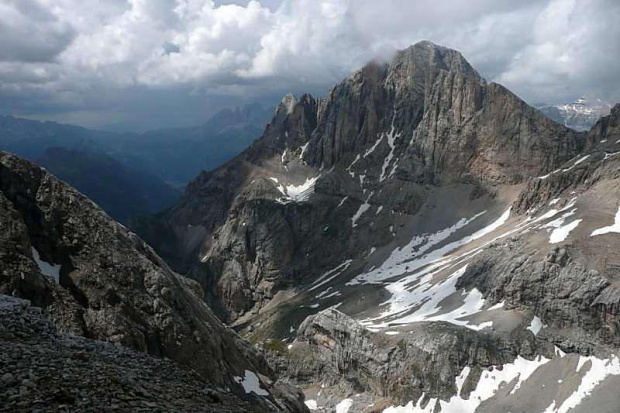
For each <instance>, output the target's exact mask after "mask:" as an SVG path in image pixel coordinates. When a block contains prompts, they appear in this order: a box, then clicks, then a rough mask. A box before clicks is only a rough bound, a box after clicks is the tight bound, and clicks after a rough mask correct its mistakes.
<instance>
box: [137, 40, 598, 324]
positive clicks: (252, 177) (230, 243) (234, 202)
mask: <svg viewBox="0 0 620 413" xmlns="http://www.w3.org/2000/svg"><path fill="white" fill-rule="evenodd" d="M585 144H586V142H585V137H584V135H580V134H577V133H575V132H574V131H571V130H569V129H568V128H566V127H563V126H561V125H558V124H556V123H554V122H552V121H550V120H549V119H547V118H546V117H545V116H544V115H542V114H541V113H540V112H538V111H537V110H535V109H533V108H531V107H529V106H528V105H527V104H525V103H524V102H523V101H522V100H520V99H519V98H518V97H516V96H515V95H513V94H512V93H510V92H509V91H508V90H506V89H505V88H503V87H502V86H500V85H497V84H493V83H490V84H489V83H487V82H486V81H485V80H484V79H483V78H482V77H481V76H480V75H479V74H478V73H477V72H476V71H475V69H473V68H472V67H471V66H470V65H469V63H468V62H467V61H466V60H465V59H464V58H463V56H462V55H461V54H460V53H458V52H456V51H454V50H450V49H447V48H443V47H440V46H437V45H434V44H432V43H430V42H421V43H418V44H416V45H414V46H412V47H410V48H409V49H407V50H404V51H402V52H400V53H398V54H397V56H396V57H395V58H394V59H393V60H392V61H391V62H390V63H387V64H377V63H372V64H369V65H367V66H365V67H364V68H362V69H361V70H359V71H358V72H356V73H354V74H352V75H351V76H349V77H348V78H346V79H344V80H343V81H342V82H341V83H339V84H338V85H336V86H335V87H334V88H333V89H332V90H331V91H330V93H329V95H328V96H327V97H326V98H324V99H314V98H312V97H310V96H308V95H305V96H303V97H302V98H300V99H299V100H297V99H295V98H294V97H292V96H287V97H286V98H285V99H284V100H283V101H282V103H281V105H280V106H279V107H278V109H277V110H276V114H275V116H274V119H273V120H272V122H271V124H270V125H269V126H268V127H267V129H266V130H265V133H264V135H263V137H262V138H261V139H259V140H258V141H256V142H255V143H254V144H253V145H252V146H251V147H250V148H249V149H248V150H247V151H245V152H244V153H243V154H241V155H240V156H239V157H237V158H235V159H234V160H232V161H231V162H229V163H228V164H226V165H224V166H222V167H221V168H218V169H217V170H215V171H212V172H206V173H203V174H201V175H200V176H199V177H198V178H197V179H196V180H195V181H194V182H193V183H192V184H190V185H189V186H188V189H187V192H186V194H185V196H184V197H183V199H182V200H181V201H180V202H179V203H178V204H177V205H176V206H175V207H173V208H171V209H169V210H168V211H165V212H164V213H162V214H160V215H159V216H157V217H154V218H153V219H152V220H149V221H148V222H143V223H142V225H140V226H139V227H138V231H139V232H140V233H141V234H142V235H144V236H145V238H146V239H147V241H148V242H149V243H151V245H154V246H155V247H156V249H157V250H158V251H159V252H160V253H161V254H162V255H163V256H164V257H165V258H166V259H167V260H169V262H171V263H172V264H173V266H174V268H175V269H177V270H179V271H180V272H182V273H184V274H186V275H188V276H189V277H190V278H193V279H195V280H197V281H198V282H199V283H200V284H201V285H202V287H203V288H204V290H205V292H206V294H205V296H206V300H207V302H208V303H209V304H210V305H211V306H212V307H213V308H214V309H215V310H216V312H217V313H218V315H219V316H220V317H222V318H223V319H224V320H227V321H234V320H236V319H238V318H239V317H241V316H243V315H244V314H246V313H248V312H255V311H258V310H259V309H260V308H261V307H262V306H263V305H264V303H266V302H268V301H269V299H270V297H272V296H274V295H275V294H276V293H277V292H278V291H281V290H284V289H294V288H297V287H298V286H299V285H300V284H301V285H303V284H306V283H307V282H308V281H311V277H316V275H317V274H321V273H323V272H325V271H327V270H329V269H330V268H333V267H335V266H336V265H338V264H340V263H342V262H343V261H344V260H346V259H355V258H357V257H360V254H362V253H367V252H368V251H369V250H370V248H371V247H372V248H376V247H379V246H381V245H385V244H386V243H387V242H389V241H390V240H391V239H392V237H393V227H394V225H395V224H396V225H400V224H401V222H399V221H398V220H399V219H400V218H399V217H404V216H413V215H415V214H417V213H418V212H419V210H420V208H421V206H422V205H423V204H424V202H425V201H426V199H427V198H428V196H429V194H431V193H432V192H433V191H434V189H435V188H436V185H461V184H467V185H474V186H477V188H478V189H479V190H478V191H477V192H476V194H477V195H474V196H481V195H482V194H485V193H490V192H492V189H491V190H489V186H490V185H499V184H513V183H519V182H523V181H524V180H525V179H526V178H527V177H528V176H536V175H540V174H543V173H547V172H548V171H550V170H553V169H555V168H557V167H558V166H559V165H561V164H562V163H564V162H565V161H567V160H568V159H570V158H572V157H573V156H575V155H576V154H577V153H579V152H580V151H581V150H582V149H583V147H584V146H585ZM306 184H307V185H306ZM304 185H306V186H307V188H306V186H304ZM296 188H305V189H304V191H305V192H302V195H299V194H297V192H296V191H297V189H296ZM289 192H290V193H289ZM293 192H295V193H296V194H297V195H295V196H291V193H293ZM303 194H305V195H303ZM368 211H372V212H368ZM373 214H374V216H375V217H373ZM388 214H391V215H392V216H390V215H388Z"/></svg>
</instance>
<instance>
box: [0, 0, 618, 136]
mask: <svg viewBox="0 0 620 413" xmlns="http://www.w3.org/2000/svg"><path fill="white" fill-rule="evenodd" d="M619 21H620V0H519V1H513V0H381V1H378V0H263V1H256V0H249V1H248V0H246V1H223V0H220V1H211V0H105V1H102V0H0V38H1V39H2V41H1V42H0V114H11V115H15V116H21V117H28V118H33V119H41V120H55V121H59V122H64V123H73V124H78V125H82V126H87V127H98V128H110V129H112V128H116V129H127V130H145V129H154V128H161V127H175V126H185V125H195V124H199V123H202V122H204V121H206V120H207V119H208V118H209V117H210V116H211V115H212V114H213V113H215V112H216V111H218V110H220V109H222V108H225V107H234V106H237V105H243V104H245V103H249V102H254V101H258V102H261V103H264V104H266V105H274V104H276V103H277V102H278V101H279V99H280V98H281V97H282V96H283V95H284V94H286V93H288V92H292V93H295V94H301V93H305V92H310V93H312V94H313V95H319V96H321V95H324V94H325V93H326V92H327V91H328V90H329V88H330V87H331V86H333V85H334V84H335V83H337V82H338V81H339V80H341V79H342V78H343V77H345V76H346V75H347V74H349V73H350V72H352V71H354V70H355V69H357V68H359V67H361V66H363V65H364V64H365V63H366V62H368V61H370V60H373V59H374V60H385V59H388V58H389V56H391V55H392V54H393V53H394V51H395V50H399V49H403V48H406V47H407V46H409V45H411V44H414V43H416V42H418V41H420V40H430V41H432V42H434V43H436V44H440V45H443V46H447V47H451V48H454V49H457V50H459V51H460V52H462V53H463V55H464V56H465V58H467V59H468V60H469V61H470V63H472V65H473V66H474V67H475V68H476V69H477V70H478V71H479V72H480V73H481V74H482V75H483V76H484V77H485V78H487V80H489V81H495V82H498V83H501V84H503V85H505V86H506V87H508V88H509V89H511V90H512V91H513V92H515V93H516V94H517V95H519V96H520V97H522V98H523V99H525V100H526V101H527V102H529V103H531V104H537V103H543V102H544V103H553V104H554V103H563V102H569V101H572V100H574V99H576V98H578V97H580V96H581V95H584V94H588V95H594V96H596V97H599V98H601V99H604V100H607V101H610V102H612V103H615V102H619V101H620V24H618V22H619Z"/></svg>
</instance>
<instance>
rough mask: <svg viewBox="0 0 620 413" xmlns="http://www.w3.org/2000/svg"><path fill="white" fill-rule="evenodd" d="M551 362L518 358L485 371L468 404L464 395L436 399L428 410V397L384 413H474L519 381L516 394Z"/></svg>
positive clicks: (460, 381) (461, 379) (462, 376)
mask: <svg viewBox="0 0 620 413" xmlns="http://www.w3.org/2000/svg"><path fill="white" fill-rule="evenodd" d="M549 361H550V360H549V359H547V358H544V357H541V356H539V357H538V358H536V359H535V360H527V359H524V358H522V357H521V356H519V357H517V358H516V359H515V361H514V362H513V363H508V364H504V365H503V366H502V370H498V369H497V368H495V367H493V370H491V371H484V372H483V373H482V375H481V376H480V380H479V381H478V385H477V386H476V389H475V390H474V391H472V392H471V393H470V395H469V398H468V399H467V400H465V399H463V398H461V397H460V391H459V392H457V394H456V395H454V396H452V398H450V400H448V401H444V400H439V399H436V398H432V399H430V401H429V402H428V404H427V405H426V407H424V408H423V407H421V404H422V401H423V400H424V394H423V395H422V396H421V397H420V398H419V399H418V401H417V402H416V403H415V404H414V403H413V402H412V401H411V402H409V403H408V404H407V405H406V406H392V407H388V408H387V409H385V410H383V413H424V412H428V413H432V412H434V411H435V409H436V408H437V407H441V411H442V413H473V412H474V411H475V410H476V409H477V408H478V407H479V406H480V405H481V404H482V402H484V401H485V400H488V399H490V398H491V397H493V396H494V395H495V393H496V392H497V391H498V390H499V388H500V386H502V385H507V384H509V383H512V382H513V381H516V384H515V385H514V387H513V389H512V391H511V394H512V393H514V391H515V390H517V389H518V388H519V387H521V383H523V382H524V381H526V380H527V379H528V378H529V377H530V376H531V375H532V374H533V373H534V372H535V371H536V370H537V369H538V368H539V367H540V366H543V365H545V364H546V363H548V362H549ZM469 372H470V368H469V367H465V368H464V369H463V371H462V372H461V374H460V375H459V376H458V377H457V388H458V389H459V390H460V387H459V385H460V386H462V385H463V383H464V382H465V380H466V379H467V376H468V375H469Z"/></svg>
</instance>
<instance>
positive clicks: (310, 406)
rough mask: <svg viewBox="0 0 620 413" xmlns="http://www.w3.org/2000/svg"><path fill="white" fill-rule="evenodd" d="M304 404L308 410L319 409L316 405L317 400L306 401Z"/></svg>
mask: <svg viewBox="0 0 620 413" xmlns="http://www.w3.org/2000/svg"><path fill="white" fill-rule="evenodd" d="M304 404H305V405H306V407H307V408H308V409H310V410H317V408H318V407H317V404H316V400H312V399H310V400H306V401H305V402H304Z"/></svg>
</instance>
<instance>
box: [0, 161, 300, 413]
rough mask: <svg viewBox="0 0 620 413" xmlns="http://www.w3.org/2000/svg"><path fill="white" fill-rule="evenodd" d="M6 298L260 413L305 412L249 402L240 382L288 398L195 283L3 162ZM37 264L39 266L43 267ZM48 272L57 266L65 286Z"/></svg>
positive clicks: (294, 403) (0, 199)
mask: <svg viewBox="0 0 620 413" xmlns="http://www.w3.org/2000/svg"><path fill="white" fill-rule="evenodd" d="M0 211H1V213H0V228H1V230H0V262H2V270H1V273H0V293H3V294H9V295H13V296H17V297H21V298H24V299H28V300H31V301H32V303H33V304H34V305H36V306H38V307H41V308H42V311H43V314H44V315H45V316H46V317H47V318H49V319H50V320H51V321H52V322H54V324H56V325H57V326H58V328H59V330H60V331H62V332H67V333H72V334H78V335H82V336H85V337H87V338H92V339H96V340H104V341H112V342H117V343H119V344H122V345H124V346H127V347H130V348H133V349H135V350H137V351H141V352H145V353H149V354H151V355H154V356H158V357H166V358H169V359H172V360H174V361H175V362H177V363H178V364H180V365H181V366H185V367H186V368H191V369H194V370H195V371H196V372H198V373H199V374H200V375H201V376H202V377H204V379H205V380H207V381H209V382H210V383H212V384H213V385H214V386H219V387H228V388H230V389H233V390H234V391H235V392H236V393H238V394H239V395H240V396H242V397H244V398H247V399H249V400H253V399H255V400H253V403H254V405H255V406H257V407H256V408H257V409H258V410H259V411H261V410H262V411H269V410H271V409H278V408H277V407H275V406H280V407H279V409H282V410H291V411H304V410H305V407H304V406H303V404H302V403H301V400H302V399H301V398H300V397H299V398H298V396H299V395H298V394H294V393H292V394H291V396H293V397H291V398H290V399H288V400H282V401H277V400H276V399H274V398H273V397H272V396H269V398H271V401H269V400H266V398H265V399H263V398H261V397H254V396H252V395H251V394H250V395H246V394H245V392H244V391H243V389H242V388H241V386H240V384H239V383H238V381H237V380H236V379H235V377H237V376H240V377H243V376H244V373H245V371H246V370H247V371H251V372H256V373H259V374H261V375H262V376H263V377H264V380H263V383H264V385H265V386H269V387H272V388H273V391H272V394H276V393H282V394H284V393H287V392H288V390H285V389H284V390H279V389H278V386H277V385H274V382H275V381H276V377H275V375H274V374H273V372H272V371H271V370H270V368H269V367H268V365H267V363H266V362H265V360H264V359H263V358H262V357H261V356H260V355H259V354H258V353H257V352H256V351H255V350H254V349H253V348H252V347H251V346H250V345H249V344H248V343H247V342H245V341H244V340H242V339H240V338H239V337H238V336H237V335H236V334H235V333H234V332H233V331H232V330H230V329H229V328H227V327H225V326H224V325H222V324H221V323H220V322H219V320H218V319H217V318H216V317H215V315H214V314H213V313H212V312H211V310H210V309H209V308H208V307H207V306H206V304H205V303H204V301H203V300H202V297H201V293H202V291H201V289H200V288H199V287H198V286H197V285H196V284H195V282H193V281H191V280H188V279H187V278H185V277H181V276H179V275H177V274H175V273H174V272H172V271H171V270H170V269H169V268H168V266H167V265H166V264H165V263H164V262H163V261H162V260H161V259H160V258H159V257H158V256H157V255H156V254H155V253H154V252H153V250H152V249H151V248H150V247H149V246H148V245H146V244H145V243H144V242H143V241H142V240H141V239H140V238H138V237H137V236H136V235H135V234H133V233H132V232H130V231H129V230H127V229H126V228H125V227H123V226H122V225H120V224H118V223H116V222H114V221H113V220H112V219H110V218H109V217H108V216H107V215H106V214H105V213H104V212H103V211H101V210H100V209H99V208H98V207H97V206H96V205H95V204H94V203H93V202H92V201H90V200H89V199H88V198H86V197H84V196H83V195H82V194H80V193H78V192H77V191H75V190H74V189H73V188H71V187H69V186H68V185H67V184H65V183H63V182H61V181H59V180H58V179H56V178H55V177H54V176H52V175H50V174H49V173H47V172H46V171H45V170H43V169H41V168H39V167H37V166H35V165H33V164H31V163H29V162H27V161H24V160H22V159H20V158H18V157H16V156H14V155H11V154H7V153H0ZM37 254H38V255H39V256H40V258H39V262H38V263H37V262H36V260H37ZM44 263H48V264H52V265H56V266H58V265H59V266H60V270H59V277H58V283H56V282H55V281H54V280H53V279H52V277H50V276H47V275H44V274H43V272H44V270H42V269H40V267H41V266H45V264H44Z"/></svg>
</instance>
